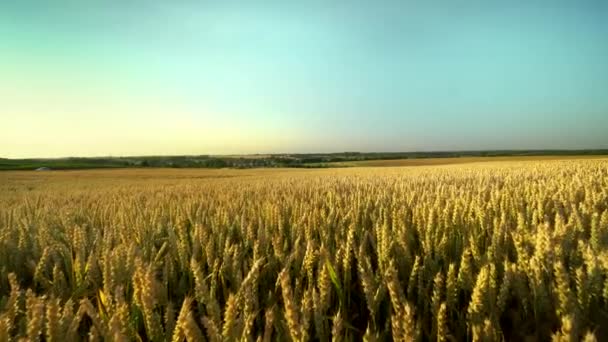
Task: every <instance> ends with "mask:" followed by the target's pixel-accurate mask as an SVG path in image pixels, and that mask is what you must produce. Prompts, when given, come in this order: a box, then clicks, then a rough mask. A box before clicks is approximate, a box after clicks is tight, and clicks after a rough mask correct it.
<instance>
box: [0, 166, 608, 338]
mask: <svg viewBox="0 0 608 342" xmlns="http://www.w3.org/2000/svg"><path fill="white" fill-rule="evenodd" d="M385 170H386V171H384V170H380V169H368V170H364V171H362V170H355V169H352V170H339V171H305V172H304V171H298V172H291V173H290V172H287V173H285V174H281V175H277V176H269V175H265V174H260V175H259V176H250V177H231V178H210V179H203V180H201V179H194V178H192V179H190V178H183V179H178V180H176V181H174V182H171V183H162V182H159V183H156V182H121V183H117V184H111V185H104V186H88V185H87V184H86V182H84V183H83V182H80V183H74V184H73V186H71V187H61V186H53V185H52V184H48V185H44V184H42V185H40V184H37V188H36V189H35V190H33V191H28V190H27V189H26V188H27V186H26V184H25V183H23V182H9V181H6V180H5V181H4V183H0V190H2V192H1V195H0V341H12V340H18V339H26V340H30V341H41V340H45V341H68V340H69V341H72V340H91V341H96V340H99V341H101V340H104V341H129V340H142V341H145V340H150V341H175V342H177V341H184V340H187V341H204V340H209V341H235V340H238V341H241V340H245V341H276V340H285V341H290V340H293V341H306V340H321V341H327V340H333V341H351V340H365V341H386V340H393V341H416V340H418V341H426V340H430V341H433V340H437V341H460V340H473V341H500V340H507V341H511V340H513V341H518V340H523V339H529V340H539V341H544V340H550V339H551V340H554V341H577V340H585V341H595V340H596V339H598V340H601V339H605V338H608V331H607V330H606V329H608V324H607V323H608V161H604V160H596V161H583V160H579V161H568V162H538V163H535V162H526V163H502V164H488V165H484V166H480V165H471V166H451V167H436V168H432V167H429V168H419V169H385ZM110 172H111V171H110ZM150 172H154V171H150ZM9 190H10V191H9Z"/></svg>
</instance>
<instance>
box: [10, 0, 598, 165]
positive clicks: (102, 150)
mask: <svg viewBox="0 0 608 342" xmlns="http://www.w3.org/2000/svg"><path fill="white" fill-rule="evenodd" d="M607 4H608V2H606V1H559V0H555V1H533V0H532V1H432V0H431V1H357V0H355V1H337V0H336V1H331V0H328V1H297V2H295V1H294V2H290V1H254V0H249V1H208V0H205V1H203V0H198V1H195V0H183V1H154V0H148V1H144V0H104V1H76V0H74V1H61V0H56V1H50V0H49V1H44V0H41V1H33V0H21V1H2V2H0V132H1V133H0V157H34V156H38V157H43V156H74V155H76V156H91V155H142V154H208V153H211V154H226V153H232V154H234V153H268V152H330V151H428V150H480V149H530V148H534V149H537V148H572V149H574V148H576V149H578V148H608V5H607Z"/></svg>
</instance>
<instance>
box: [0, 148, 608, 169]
mask: <svg viewBox="0 0 608 342" xmlns="http://www.w3.org/2000/svg"><path fill="white" fill-rule="evenodd" d="M559 155H564V156H568V155H608V150H604V149H597V150H528V151H521V150H501V151H454V152H373V153H365V152H341V153H311V154H271V155H249V156H239V157H235V156H209V155H200V156H141V157H103V158H58V159H2V158H0V170H35V169H38V168H41V167H47V168H50V169H56V170H66V169H96V168H145V167H174V168H214V169H217V168H271V167H302V168H307V167H314V168H319V167H332V166H333V165H332V164H331V163H335V162H348V161H363V160H380V159H420V158H455V157H507V156H559Z"/></svg>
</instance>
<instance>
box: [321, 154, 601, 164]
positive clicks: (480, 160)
mask: <svg viewBox="0 0 608 342" xmlns="http://www.w3.org/2000/svg"><path fill="white" fill-rule="evenodd" d="M573 159H608V157H607V156H605V155H597V156H502V157H457V158H419V159H388V160H386V159H385V160H362V161H349V162H337V163H329V164H328V165H329V166H336V167H353V166H424V165H450V164H468V163H483V162H498V161H499V162H514V161H543V160H544V161H548V160H573Z"/></svg>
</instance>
